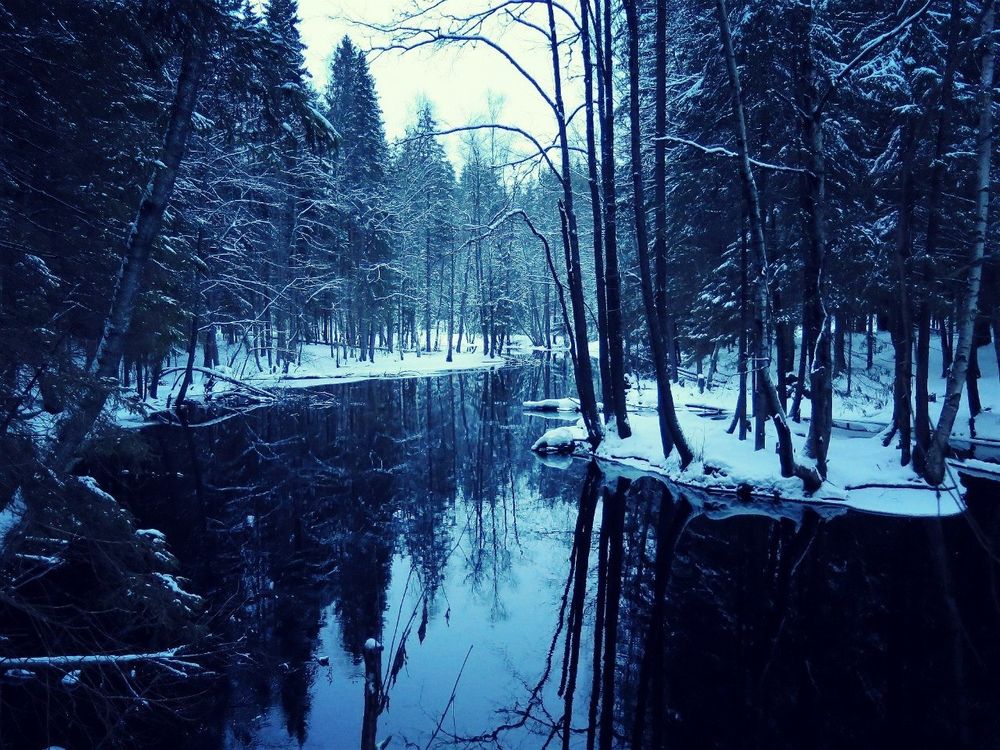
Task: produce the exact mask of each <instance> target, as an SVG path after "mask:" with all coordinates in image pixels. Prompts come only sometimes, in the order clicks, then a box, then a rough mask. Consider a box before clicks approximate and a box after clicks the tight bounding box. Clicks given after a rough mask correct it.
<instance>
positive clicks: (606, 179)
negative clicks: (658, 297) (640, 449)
mask: <svg viewBox="0 0 1000 750" xmlns="http://www.w3.org/2000/svg"><path fill="white" fill-rule="evenodd" d="M598 10H602V11H603V13H600V12H598ZM594 11H595V14H594V22H595V26H598V27H600V26H602V25H603V28H600V29H598V33H596V34H595V37H596V39H597V41H598V44H597V49H598V50H599V51H601V52H602V54H601V55H600V57H603V60H602V63H601V64H599V65H598V68H597V87H598V110H599V112H600V117H601V193H602V197H603V204H602V206H603V209H604V216H603V218H604V253H605V261H606V262H605V268H604V283H605V294H606V301H607V305H606V306H607V315H608V368H609V370H610V374H611V398H612V400H613V402H614V403H613V409H614V414H615V424H616V427H617V429H618V435H619V436H620V437H629V436H630V435H631V434H632V427H631V425H630V424H629V421H628V409H627V407H626V405H625V351H624V344H623V336H622V296H621V272H620V270H619V267H618V189H617V185H616V184H615V112H614V102H615V97H614V80H613V76H612V74H611V71H612V69H613V65H612V60H613V58H614V47H613V45H612V26H611V0H604V6H603V8H602V9H598V7H597V6H596V4H595V7H594ZM602 16H603V22H601V21H599V20H598V19H599V18H601V17H602Z"/></svg>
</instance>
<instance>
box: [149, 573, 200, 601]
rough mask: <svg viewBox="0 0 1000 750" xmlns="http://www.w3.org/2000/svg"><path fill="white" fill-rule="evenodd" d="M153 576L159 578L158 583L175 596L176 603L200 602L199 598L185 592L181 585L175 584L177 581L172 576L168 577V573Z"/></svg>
mask: <svg viewBox="0 0 1000 750" xmlns="http://www.w3.org/2000/svg"><path fill="white" fill-rule="evenodd" d="M153 575H155V576H156V577H157V578H159V579H160V581H162V582H163V585H164V586H166V587H167V589H168V590H170V591H171V592H173V593H174V594H177V597H178V601H181V602H183V601H185V600H186V601H189V602H192V603H195V602H200V601H201V597H200V596H198V595H197V594H191V593H189V592H187V591H185V590H184V589H183V588H182V587H181V585H180V584H179V583H178V582H177V579H176V578H175V577H174V576H172V575H170V574H169V573H154V574H153Z"/></svg>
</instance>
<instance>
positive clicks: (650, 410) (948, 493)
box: [546, 335, 1000, 516]
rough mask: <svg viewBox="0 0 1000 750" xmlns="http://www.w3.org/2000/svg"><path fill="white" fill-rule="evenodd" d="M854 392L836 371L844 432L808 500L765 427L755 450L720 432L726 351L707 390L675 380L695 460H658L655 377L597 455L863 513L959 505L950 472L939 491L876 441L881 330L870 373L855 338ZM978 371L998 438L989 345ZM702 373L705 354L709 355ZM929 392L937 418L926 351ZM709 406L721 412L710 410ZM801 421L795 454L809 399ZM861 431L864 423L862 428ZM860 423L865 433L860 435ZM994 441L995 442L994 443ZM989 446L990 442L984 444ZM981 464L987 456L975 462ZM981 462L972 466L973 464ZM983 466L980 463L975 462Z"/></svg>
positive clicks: (886, 365) (731, 393)
mask: <svg viewBox="0 0 1000 750" xmlns="http://www.w3.org/2000/svg"><path fill="white" fill-rule="evenodd" d="M853 350H854V354H853V364H854V372H853V376H852V383H851V386H852V388H851V392H850V394H848V392H847V378H846V376H841V377H839V378H838V379H837V381H836V383H835V386H834V391H835V395H834V419H835V420H836V421H837V423H838V424H847V423H849V426H850V427H851V428H852V429H850V430H848V429H843V428H841V427H838V428H835V430H834V435H833V437H832V439H831V446H830V451H829V476H828V479H827V482H826V483H825V484H824V485H823V487H822V488H821V489H820V491H819V492H818V493H816V495H815V496H813V497H812V498H806V496H805V494H804V493H803V490H802V483H801V481H800V480H798V479H788V478H782V477H781V476H780V472H779V470H778V458H777V455H776V454H775V451H774V448H775V444H776V439H775V436H774V431H773V428H771V427H770V426H768V434H767V448H766V450H765V451H764V452H755V451H754V449H753V436H752V435H749V436H748V439H747V440H746V441H743V442H741V441H739V440H738V439H737V438H736V436H735V435H730V434H728V433H727V432H726V428H727V427H728V426H729V423H730V415H731V414H732V410H733V409H734V408H735V405H736V392H737V387H738V382H739V380H738V377H737V376H736V374H735V371H736V367H735V362H734V361H733V354H732V353H724V354H723V355H721V356H720V363H719V376H718V377H717V379H716V383H715V385H714V387H713V388H712V390H705V391H704V392H700V391H699V389H698V386H697V383H696V382H691V381H690V380H688V381H687V382H684V383H682V384H681V385H679V386H674V389H673V393H674V400H675V402H676V404H677V405H678V418H679V419H680V422H681V427H682V428H683V431H684V434H685V436H686V437H687V440H688V443H689V445H690V447H691V449H692V451H693V452H694V455H695V460H694V462H693V463H692V464H691V465H690V466H688V467H687V469H685V470H684V471H681V470H680V466H679V464H678V462H677V457H676V454H674V455H672V456H671V457H669V458H667V459H664V458H663V456H662V451H661V448H660V440H659V429H658V423H657V416H656V391H655V388H654V386H653V384H652V383H648V382H647V383H642V382H640V383H638V385H637V387H635V388H633V389H631V390H630V391H629V393H628V401H629V406H630V423H631V426H632V431H633V435H632V437H630V438H628V439H625V440H622V439H620V438H618V437H617V435H615V434H613V433H612V434H609V435H608V437H607V438H606V440H605V441H604V443H603V444H602V445H601V446H600V447H599V448H598V451H597V455H598V458H600V459H602V460H603V461H607V462H611V463H614V464H617V465H619V466H621V467H623V468H631V469H635V470H641V471H643V472H651V473H655V474H659V475H663V476H666V477H668V478H669V479H671V480H672V481H674V482H677V483H679V484H684V485H688V486H692V487H697V488H702V489H706V490H711V491H718V492H729V493H734V492H736V490H737V488H738V487H740V486H741V485H748V486H751V487H753V488H754V491H755V492H758V493H761V494H765V495H773V496H776V497H780V498H785V499H802V500H809V501H811V502H821V503H823V502H837V503H839V504H843V505H845V506H847V507H852V508H857V509H859V510H865V511H871V512H878V513H890V514H904V515H919V516H928V515H950V514H954V513H958V512H960V511H961V510H962V508H963V504H962V501H961V498H960V496H959V492H958V491H957V477H955V476H954V475H952V476H951V477H950V478H949V479H948V480H946V482H945V485H944V486H943V487H942V488H941V489H940V491H938V490H935V489H932V488H929V487H928V485H926V483H924V482H923V481H922V480H921V479H920V478H919V477H917V476H916V474H914V472H913V470H912V468H910V467H908V466H907V467H902V466H900V465H899V451H898V450H897V449H896V448H895V447H894V446H893V445H890V446H889V447H883V446H882V440H881V437H880V436H879V435H878V434H877V433H878V432H880V431H881V430H882V429H883V427H884V426H885V425H887V424H888V422H889V421H890V419H891V416H892V347H891V344H890V343H889V341H888V339H887V337H885V336H884V335H883V336H880V337H879V340H878V345H877V351H876V356H875V364H874V367H873V368H872V370H871V371H866V370H865V348H864V340H863V337H862V336H860V335H859V336H857V337H856V338H855V341H854V347H853ZM979 364H980V369H981V370H982V377H981V378H980V381H979V387H980V393H981V396H982V401H983V408H984V412H983V413H982V414H980V416H979V417H978V418H977V419H976V433H977V438H978V439H979V440H980V441H982V443H985V444H989V443H992V442H994V441H1000V414H998V413H997V411H998V408H1000V382H998V378H997V362H996V357H995V355H994V352H993V347H992V345H988V346H984V347H983V348H982V349H980V351H979ZM705 370H706V372H707V361H706V362H705ZM931 374H932V377H931V380H930V390H931V393H933V394H936V395H937V399H938V401H937V403H932V404H931V417H932V418H933V419H934V420H936V419H937V416H938V414H939V412H940V409H941V402H942V399H943V395H944V389H945V380H944V379H943V378H942V377H941V355H940V351H939V350H936V349H934V350H932V355H931ZM697 407H715V408H717V409H719V410H721V411H722V412H723V416H719V415H716V416H714V417H713V416H712V413H711V410H710V409H703V408H697ZM802 411H803V418H804V421H803V422H801V423H798V424H795V423H792V430H793V433H795V434H794V436H793V440H794V442H795V447H796V452H797V454H798V455H800V456H801V452H802V447H803V445H804V443H805V435H806V432H807V430H808V423H807V421H805V420H807V419H808V416H809V402H808V401H804V402H803V409H802ZM859 428H860V429H859ZM557 429H560V430H562V432H561V433H560V434H559V435H558V436H556V435H548V436H547V439H546V443H548V444H549V445H550V447H551V444H552V443H554V442H558V441H557V440H556V438H557V437H558V438H560V439H562V440H563V441H565V439H566V438H567V436H568V435H570V436H575V438H576V439H581V438H582V437H583V432H582V428H579V427H577V428H571V429H570V430H568V431H567V429H566V428H565V427H564V428H557ZM862 430H869V432H864V431H862ZM968 435H969V412H968V403H967V401H966V400H965V398H964V397H963V404H962V409H961V411H960V412H959V416H958V420H957V422H956V426H955V430H954V437H955V438H968ZM998 444H1000V442H998ZM987 447H988V445H987ZM978 463H983V462H978ZM978 463H977V464H976V465H977V466H978ZM979 468H983V467H979Z"/></svg>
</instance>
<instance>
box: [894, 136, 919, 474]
mask: <svg viewBox="0 0 1000 750" xmlns="http://www.w3.org/2000/svg"><path fill="white" fill-rule="evenodd" d="M903 128H904V130H903V145H902V152H903V153H902V162H903V163H902V180H901V181H902V189H901V191H900V194H901V197H900V204H899V224H898V226H897V228H896V232H897V238H896V244H895V246H894V248H893V263H892V269H893V275H894V276H895V279H894V280H895V283H896V305H895V309H894V311H893V315H892V318H893V322H892V328H893V330H892V346H893V351H894V355H895V356H894V360H895V376H894V378H893V389H892V390H893V408H892V426H893V428H894V430H898V431H899V447H900V463H901V464H902V465H903V466H906V465H907V464H909V463H910V445H911V429H910V425H911V421H912V420H911V405H910V403H911V393H910V388H911V385H910V384H911V382H912V374H913V346H912V343H913V322H912V320H911V318H910V293H909V288H908V286H907V274H906V261H907V259H908V258H909V257H910V249H911V247H912V244H913V228H912V226H913V203H914V190H913V140H914V133H913V124H912V123H910V122H907V123H906V124H905V125H903ZM925 408H926V407H925ZM925 413H926V412H925ZM891 436H892V432H890V433H889V436H888V437H890V439H891Z"/></svg>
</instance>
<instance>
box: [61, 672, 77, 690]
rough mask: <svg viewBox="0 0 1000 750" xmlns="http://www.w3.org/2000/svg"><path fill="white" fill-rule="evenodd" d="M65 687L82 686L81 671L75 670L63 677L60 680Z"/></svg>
mask: <svg viewBox="0 0 1000 750" xmlns="http://www.w3.org/2000/svg"><path fill="white" fill-rule="evenodd" d="M60 682H62V684H63V685H65V686H66V687H68V688H73V687H76V686H77V685H79V684H80V670H79V669H74V670H72V671H69V672H67V673H66V674H64V675H63V678H62V680H60Z"/></svg>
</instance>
